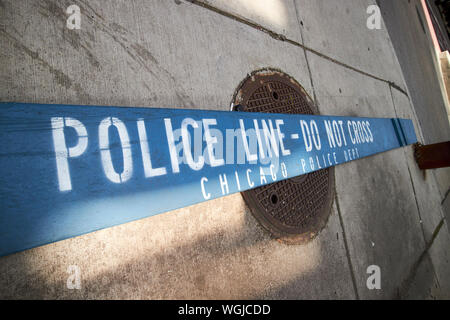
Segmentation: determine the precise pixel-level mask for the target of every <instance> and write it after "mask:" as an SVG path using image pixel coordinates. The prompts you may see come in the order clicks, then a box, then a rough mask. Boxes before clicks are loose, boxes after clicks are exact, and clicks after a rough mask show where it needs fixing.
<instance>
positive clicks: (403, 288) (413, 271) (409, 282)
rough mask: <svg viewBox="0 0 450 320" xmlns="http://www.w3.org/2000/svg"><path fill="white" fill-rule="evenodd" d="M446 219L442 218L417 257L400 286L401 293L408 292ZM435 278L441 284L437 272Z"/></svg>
mask: <svg viewBox="0 0 450 320" xmlns="http://www.w3.org/2000/svg"><path fill="white" fill-rule="evenodd" d="M444 220H445V219H444V218H442V219H441V221H440V222H439V224H438V225H437V226H436V228H435V229H434V231H433V235H432V236H431V239H430V241H429V242H428V243H427V244H426V246H425V249H424V250H423V252H422V254H421V255H420V256H419V259H417V261H416V262H415V263H414V264H413V265H412V267H411V270H410V272H409V275H408V276H407V277H406V279H405V280H404V281H403V282H402V284H401V286H400V288H399V289H400V293H401V294H406V292H407V290H408V289H409V287H410V286H411V285H412V282H413V281H414V277H415V275H416V273H417V270H418V269H419V266H420V264H421V263H422V261H423V259H424V258H425V256H426V255H427V254H428V251H429V250H430V248H431V246H432V245H433V242H434V240H435V239H436V238H437V236H438V234H439V231H441V228H442V226H443V225H444ZM433 267H434V266H433ZM435 278H436V281H437V282H438V284H439V279H438V278H437V277H436V274H435Z"/></svg>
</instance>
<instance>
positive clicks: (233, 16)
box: [185, 0, 408, 96]
mask: <svg viewBox="0 0 450 320" xmlns="http://www.w3.org/2000/svg"><path fill="white" fill-rule="evenodd" d="M185 1H187V2H190V3H192V4H194V5H197V6H200V7H203V8H205V9H207V10H210V11H213V12H215V13H218V14H220V15H222V16H224V17H227V18H230V19H233V20H235V21H237V22H240V23H242V24H245V25H247V26H249V27H252V28H254V29H256V30H259V31H261V32H264V33H266V34H268V35H269V36H271V37H272V38H273V39H275V40H279V41H284V42H287V43H289V44H292V45H294V46H297V47H300V48H303V49H304V50H306V51H309V52H311V53H313V54H315V55H317V56H319V57H321V58H323V59H326V60H328V61H331V62H333V63H335V64H338V65H340V66H341V67H344V68H347V69H350V70H352V71H355V72H357V73H360V74H362V75H365V76H367V77H370V78H372V79H375V80H378V81H382V82H385V83H387V84H389V85H390V86H391V87H392V88H394V89H397V90H398V91H400V92H401V93H403V94H404V95H405V96H408V93H407V92H406V91H405V90H404V89H402V88H401V87H400V86H399V85H397V84H396V83H395V82H393V81H390V80H386V79H383V78H380V77H378V76H376V75H373V74H371V73H368V72H366V71H363V70H360V69H357V68H355V67H352V66H350V65H348V64H346V63H344V62H341V61H338V60H336V59H334V58H332V57H329V56H327V55H325V54H323V53H321V52H319V51H317V50H314V49H312V48H310V47H307V46H305V45H303V44H301V43H298V42H297V41H295V40H292V39H289V38H287V37H286V36H285V35H282V34H280V33H277V32H275V31H272V30H270V29H269V28H266V27H263V26H262V25H260V24H258V23H256V22H253V21H251V20H249V19H247V18H244V17H242V16H239V15H237V14H234V13H230V12H227V11H225V10H222V9H220V8H217V7H215V6H213V5H211V4H209V3H208V2H206V1H202V0H185Z"/></svg>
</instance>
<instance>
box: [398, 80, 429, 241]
mask: <svg viewBox="0 0 450 320" xmlns="http://www.w3.org/2000/svg"><path fill="white" fill-rule="evenodd" d="M389 92H390V94H391V100H392V107H393V108H394V113H395V117H396V118H398V114H397V109H396V108H395V101H394V95H393V94H392V87H391V86H389ZM403 155H404V157H405V162H406V168H408V174H409V180H410V181H411V187H412V189H413V194H414V200H415V202H416V208H417V214H418V215H419V224H420V229H421V230H422V236H423V240H424V242H425V244H426V242H427V239H426V237H425V230H424V227H423V223H422V215H421V214H420V207H419V201H418V200H417V195H416V188H415V187H414V181H413V178H412V173H411V169H410V167H409V163H408V157H407V155H406V150H405V151H404V152H403Z"/></svg>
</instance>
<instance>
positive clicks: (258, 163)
mask: <svg viewBox="0 0 450 320" xmlns="http://www.w3.org/2000/svg"><path fill="white" fill-rule="evenodd" d="M0 117H1V119H2V120H1V123H0V138H1V141H3V143H4V147H3V149H2V150H1V151H0V168H1V174H0V197H1V205H0V212H1V214H0V255H6V254H9V253H12V252H16V251H20V250H24V249H27V248H31V247H35V246H38V245H42V244H45V243H49V242H53V241H57V240H62V239H65V238H68V237H73V236H76V235H80V234H84V233H87V232H91V231H94V230H98V229H102V228H106V227H109V226H113V225H117V224H121V223H125V222H128V221H132V220H136V219H140V218H144V217H147V216H151V215H154V214H158V213H161V212H165V211H169V210H173V209H176V208H180V207H184V206H187V205H191V204H194V203H198V202H202V201H205V200H209V199H214V198H218V197H221V196H224V195H228V194H232V193H235V192H239V191H243V190H247V189H250V188H255V187H258V186H261V185H264V184H268V183H272V182H274V181H279V180H282V179H287V178H290V177H294V176H297V175H300V174H304V173H308V172H311V171H315V170H319V169H322V168H326V167H329V166H334V165H337V164H341V163H344V162H348V161H352V160H355V159H358V158H362V157H366V156H369V155H372V154H376V153H379V152H383V151H387V150H390V149H394V148H398V147H402V146H404V145H407V144H411V143H415V142H416V135H415V132H414V128H413V124H412V122H411V121H410V120H405V119H382V118H354V117H334V116H309V115H286V114H264V113H246V112H221V111H208V110H185V109H184V110H180V109H149V108H130V107H99V106H76V105H39V104H23V103H2V104H1V105H0ZM180 128H181V130H179V129H180ZM241 128H242V129H243V128H245V130H246V131H244V130H241ZM227 130H228V131H227ZM230 130H231V131H230ZM227 132H231V133H234V134H235V136H233V135H231V136H232V137H233V138H232V142H233V143H230V140H229V136H230V135H228V134H227ZM198 133H200V135H197V134H198ZM245 133H246V134H248V136H246V135H245ZM252 133H253V135H252ZM252 139H253V140H254V141H255V143H254V144H252ZM221 141H223V144H221ZM221 146H223V148H222V147H221ZM181 151H182V152H181ZM192 151H193V152H192ZM231 154H232V155H233V156H232V157H231V156H230V155H231ZM267 154H270V156H267ZM239 155H241V157H239ZM265 155H266V156H265ZM264 156H265V157H264Z"/></svg>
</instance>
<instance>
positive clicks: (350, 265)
mask: <svg viewBox="0 0 450 320" xmlns="http://www.w3.org/2000/svg"><path fill="white" fill-rule="evenodd" d="M334 201H335V202H336V210H337V212H338V216H339V223H340V224H341V228H342V235H343V237H342V238H343V239H344V247H345V254H346V256H347V262H348V267H349V269H350V276H351V278H352V284H353V290H354V291H355V296H356V300H359V294H358V287H357V286H356V278H355V272H354V270H353V264H352V259H351V258H350V252H349V249H348V243H347V234H346V233H345V228H344V222H343V219H342V215H341V208H340V206H339V200H338V196H337V191H336V190H335V193H334Z"/></svg>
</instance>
